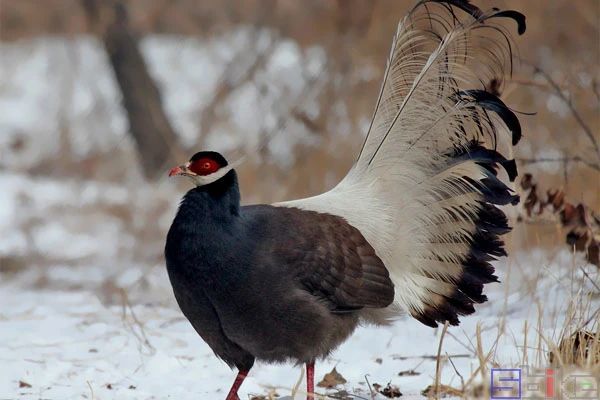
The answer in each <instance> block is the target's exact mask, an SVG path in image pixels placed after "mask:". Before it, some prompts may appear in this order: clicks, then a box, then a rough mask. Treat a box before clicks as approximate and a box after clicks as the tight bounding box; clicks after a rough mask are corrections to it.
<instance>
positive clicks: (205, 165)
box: [189, 158, 220, 175]
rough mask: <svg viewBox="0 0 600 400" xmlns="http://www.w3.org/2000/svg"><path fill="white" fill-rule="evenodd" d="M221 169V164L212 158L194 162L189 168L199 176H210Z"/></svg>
mask: <svg viewBox="0 0 600 400" xmlns="http://www.w3.org/2000/svg"><path fill="white" fill-rule="evenodd" d="M219 168H220V167H219V163H217V162H216V161H215V160H213V159H210V158H201V159H199V160H196V161H194V162H192V163H191V164H190V166H189V170H190V171H192V172H193V173H195V174H198V175H209V174H212V173H213V172H216V171H217V170H218V169H219Z"/></svg>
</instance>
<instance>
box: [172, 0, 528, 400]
mask: <svg viewBox="0 0 600 400" xmlns="http://www.w3.org/2000/svg"><path fill="white" fill-rule="evenodd" d="M504 22H506V24H504ZM515 23H516V27H517V32H518V33H519V34H523V33H524V32H525V28H526V25H525V16H524V15H523V14H521V13H520V12H518V11H514V10H500V9H497V8H492V9H489V10H486V11H484V10H482V9H480V8H479V7H477V6H475V5H474V4H473V3H471V2H470V1H466V0H421V1H419V2H417V3H416V5H414V7H413V8H411V9H410V10H409V12H408V13H407V15H406V16H405V17H404V18H403V19H401V21H400V23H399V24H398V28H397V31H396V33H395V35H394V38H393V42H392V48H391V51H390V55H389V57H388V60H387V67H386V69H385V72H384V77H383V83H382V86H381V89H380V91H379V95H378V97H377V100H376V104H375V111H374V113H373V118H372V120H371V123H370V125H369V127H368V130H367V134H366V137H365V139H364V142H363V145H362V148H361V149H360V152H359V155H358V157H357V158H356V160H355V162H354V164H353V166H352V167H351V168H350V170H349V172H348V173H347V175H346V176H345V177H344V178H343V179H342V180H341V181H340V182H339V183H338V184H337V185H336V186H335V187H333V188H332V189H331V190H329V191H326V192H324V193H321V194H318V195H315V196H312V197H308V198H304V199H297V200H290V201H283V202H279V203H274V204H256V205H241V197H240V188H239V183H238V178H237V173H236V168H241V167H239V165H240V164H239V163H235V162H234V163H229V162H228V161H227V160H226V159H225V157H224V156H223V155H221V154H220V153H218V152H214V151H200V152H197V153H196V154H194V155H193V156H192V157H191V158H190V159H189V161H187V162H185V163H183V164H181V165H178V166H176V167H174V168H172V169H171V170H170V171H169V176H183V177H186V178H188V179H189V180H190V181H191V182H192V184H193V187H192V189H190V190H189V191H188V192H187V193H186V194H185V195H184V196H183V198H182V200H181V202H180V204H179V208H178V210H177V212H176V214H175V217H174V220H173V222H172V225H171V227H170V229H169V231H168V234H167V238H166V244H165V260H166V268H167V272H168V276H169V280H170V282H171V285H172V288H173V292H174V296H175V299H176V301H177V303H178V305H179V307H180V309H181V311H182V312H183V314H184V315H185V317H186V318H187V319H188V320H189V322H190V323H191V325H192V327H193V328H194V329H195V330H196V332H197V333H198V334H199V335H200V337H201V338H202V339H203V340H204V341H205V342H206V343H207V344H208V346H209V347H210V348H211V349H212V350H213V352H214V353H215V355H216V356H217V357H219V358H220V359H221V360H223V361H224V362H225V363H226V364H228V365H229V366H230V367H232V368H236V369H237V371H238V372H237V376H236V377H235V380H234V382H233V385H232V386H231V389H230V391H229V392H228V394H227V396H226V400H238V399H239V396H238V390H239V388H240V386H241V385H242V382H243V381H244V379H245V378H246V376H247V375H248V373H249V371H250V370H251V368H252V367H253V365H254V362H255V361H256V360H258V361H261V362H266V363H279V362H294V363H296V365H303V364H305V365H306V390H307V399H313V398H314V396H315V394H314V365H315V362H316V361H317V360H320V359H323V358H324V357H327V356H328V355H329V354H330V353H331V352H332V351H333V350H335V349H336V348H337V347H338V346H339V345H340V344H341V343H343V342H344V341H346V340H347V339H348V338H349V337H350V336H351V334H352V333H353V332H354V330H355V329H356V328H357V327H358V326H359V325H364V324H373V325H377V326H379V325H386V324H391V323H399V322H398V320H399V319H400V317H401V316H403V315H406V316H407V317H408V318H410V317H412V318H414V319H416V320H417V321H420V322H421V323H423V324H425V325H427V326H430V327H436V326H438V324H449V325H458V323H459V317H461V316H466V315H469V314H472V313H473V312H475V305H477V304H481V303H483V302H485V301H486V300H487V297H486V296H485V294H484V293H483V289H484V285H486V284H488V283H491V282H496V281H498V278H497V276H496V275H495V270H494V267H493V266H492V262H493V261H494V260H496V259H498V258H499V257H503V256H506V255H507V253H506V250H505V248H504V242H503V240H502V236H503V235H505V234H506V233H508V232H509V231H510V230H511V228H510V227H509V223H508V218H507V216H506V214H505V211H504V210H503V208H501V207H502V206H507V207H508V206H511V205H516V204H517V203H518V202H519V196H518V195H517V194H516V193H515V192H514V190H513V189H512V186H511V183H510V182H512V181H514V179H515V177H516V176H517V166H516V163H515V161H514V158H511V157H512V153H513V147H514V146H515V145H516V144H517V143H518V142H519V139H520V138H521V136H522V132H521V125H520V122H519V119H518V117H517V115H516V114H515V112H514V111H512V110H511V109H510V108H509V107H508V106H507V105H506V104H505V103H504V102H503V101H502V100H501V99H500V98H499V95H498V93H497V92H498V88H501V87H503V86H502V85H503V84H504V82H505V79H506V76H509V75H510V74H511V73H512V69H513V59H514V58H515V57H514V51H515V45H514V40H513V37H512V35H511V33H510V30H509V29H512V27H513V26H514V24H515ZM505 25H509V26H510V28H509V27H508V26H505ZM490 82H493V85H491V86H493V87H490Z"/></svg>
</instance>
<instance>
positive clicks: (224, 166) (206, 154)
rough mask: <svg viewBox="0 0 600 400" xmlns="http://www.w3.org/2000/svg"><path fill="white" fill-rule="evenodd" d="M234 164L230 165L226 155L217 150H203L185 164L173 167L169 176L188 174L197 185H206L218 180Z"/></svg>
mask: <svg viewBox="0 0 600 400" xmlns="http://www.w3.org/2000/svg"><path fill="white" fill-rule="evenodd" d="M234 166H235V165H229V164H228V163H227V160H226V159H225V157H223V156H222V155H221V154H219V153H217V152H215V151H201V152H198V153H196V154H194V155H193V156H192V158H190V160H189V161H188V162H186V163H185V164H182V165H179V166H177V167H174V168H171V170H170V171H169V176H177V175H182V176H186V177H188V178H190V179H191V180H192V181H193V182H194V184H195V185H196V186H204V185H208V184H209V183H213V182H216V181H218V180H219V179H221V178H222V177H224V176H225V175H226V174H227V173H228V172H229V171H231V170H232V169H233V168H234Z"/></svg>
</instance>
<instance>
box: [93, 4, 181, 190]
mask: <svg viewBox="0 0 600 400" xmlns="http://www.w3.org/2000/svg"><path fill="white" fill-rule="evenodd" d="M82 4H83V8H84V10H85V12H86V14H87V17H88V19H89V22H90V25H91V28H92V31H93V32H94V33H95V34H96V35H98V36H99V37H100V38H101V39H102V41H103V43H104V47H105V49H106V52H107V53H108V56H109V59H110V64H111V66H112V68H113V70H114V73H115V77H116V78H117V82H118V84H119V87H120V89H121V93H122V96H123V106H124V108H125V110H126V112H127V117H128V119H129V130H130V132H131V135H132V136H133V139H134V141H135V144H136V147H137V150H138V154H139V159H140V162H141V166H142V169H143V171H144V174H145V176H146V177H147V178H156V177H157V176H159V175H160V174H161V173H162V172H163V170H164V169H165V168H166V167H167V166H168V165H169V164H170V163H175V162H176V161H175V158H176V157H177V156H178V155H179V151H178V150H177V149H178V146H177V135H176V134H175V131H174V130H173V128H172V126H171V124H170V123H169V120H168V118H167V116H166V114H165V111H164V109H163V106H162V101H161V96H160V92H159V90H158V88H157V87H156V84H155V82H154V80H153V79H152V77H151V76H150V74H149V73H148V68H147V66H146V63H145V61H144V58H143V56H142V54H141V52H140V50H139V48H138V43H137V38H136V37H135V35H134V33H133V32H132V30H131V28H130V26H129V22H128V15H127V8H126V6H125V4H124V3H123V2H122V1H120V0H108V1H107V0H82ZM179 161H181V160H179Z"/></svg>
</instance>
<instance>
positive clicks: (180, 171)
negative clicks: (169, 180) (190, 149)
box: [169, 165, 187, 176]
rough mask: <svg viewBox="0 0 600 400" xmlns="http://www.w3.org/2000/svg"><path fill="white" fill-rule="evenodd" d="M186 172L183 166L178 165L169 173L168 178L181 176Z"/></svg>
mask: <svg viewBox="0 0 600 400" xmlns="http://www.w3.org/2000/svg"><path fill="white" fill-rule="evenodd" d="M186 170H187V168H186V167H185V165H179V166H177V167H173V168H171V170H170V171H169V176H175V175H182V174H183V173H185V171H186Z"/></svg>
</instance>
